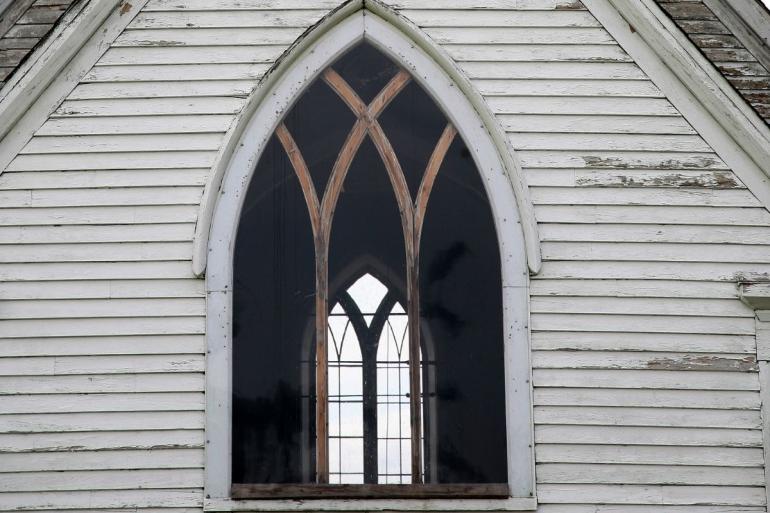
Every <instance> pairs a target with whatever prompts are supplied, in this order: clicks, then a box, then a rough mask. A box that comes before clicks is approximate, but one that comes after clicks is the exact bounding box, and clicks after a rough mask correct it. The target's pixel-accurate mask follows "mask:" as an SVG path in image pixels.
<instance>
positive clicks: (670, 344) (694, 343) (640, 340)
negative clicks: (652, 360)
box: [531, 331, 757, 356]
mask: <svg viewBox="0 0 770 513" xmlns="http://www.w3.org/2000/svg"><path fill="white" fill-rule="evenodd" d="M531 340H532V344H531V345H532V349H533V350H536V351H549V350H551V351H553V350H572V351H578V350H579V351H658V352H666V351H668V352H681V351H688V352H692V353H707V354H708V353H733V354H744V355H749V356H752V355H755V354H756V352H757V346H756V343H755V340H754V336H753V335H717V334H713V333H698V334H695V333H649V332H639V333H626V332H596V331H587V332H560V331H536V332H533V333H532V337H531Z"/></svg>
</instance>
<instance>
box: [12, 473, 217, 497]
mask: <svg viewBox="0 0 770 513" xmlns="http://www.w3.org/2000/svg"><path fill="white" fill-rule="evenodd" d="M93 474H94V473H93V472H91V471H68V472H59V473H57V474H56V477H55V478H53V479H52V478H51V475H50V473H48V472H23V473H0V492H5V491H16V492H28V491H29V492H32V491H52V490H81V489H82V488H83V483H88V489H89V490H131V489H136V488H142V489H152V488H200V487H201V486H203V472H202V471H201V470H199V469H172V470H125V469H121V470H105V471H101V472H99V473H98V474H97V475H93Z"/></svg>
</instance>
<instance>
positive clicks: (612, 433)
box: [535, 424, 762, 464]
mask: <svg viewBox="0 0 770 513" xmlns="http://www.w3.org/2000/svg"><path fill="white" fill-rule="evenodd" d="M535 442H536V443H538V444H587V445H608V446H614V445H620V446H627V445H629V446H639V445H649V446H653V445H655V446H675V447H761V446H762V432H761V431H760V430H757V429H730V428H727V429H725V428H685V427H659V426H655V427H650V426H636V427H628V426H574V425H558V424H556V425H551V424H543V425H539V426H537V427H536V428H535ZM632 463H634V464H636V463H637V462H632Z"/></svg>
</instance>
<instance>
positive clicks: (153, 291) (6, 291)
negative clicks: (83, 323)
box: [0, 225, 204, 300]
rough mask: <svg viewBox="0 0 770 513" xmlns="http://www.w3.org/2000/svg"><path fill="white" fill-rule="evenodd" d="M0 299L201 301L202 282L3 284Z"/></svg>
mask: <svg viewBox="0 0 770 513" xmlns="http://www.w3.org/2000/svg"><path fill="white" fill-rule="evenodd" d="M129 226H130V225H129ZM0 296H2V297H3V299H5V300H11V299H35V300H46V299H108V298H110V299H117V298H167V297H196V298H202V297H203V296H204V290H203V282H201V281H195V280H160V279H159V280H141V279H129V280H113V281H96V280H92V281H74V280H73V281H59V282H56V281H42V282H23V283H21V282H4V283H0Z"/></svg>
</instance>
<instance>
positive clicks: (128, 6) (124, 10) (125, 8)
mask: <svg viewBox="0 0 770 513" xmlns="http://www.w3.org/2000/svg"><path fill="white" fill-rule="evenodd" d="M132 7H133V5H131V3H130V2H126V3H124V4H123V7H121V8H120V15H121V16H123V15H124V14H126V13H127V12H128V11H130V10H131V8H132Z"/></svg>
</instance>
